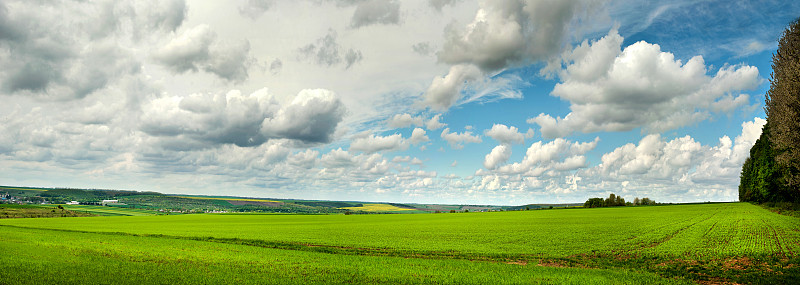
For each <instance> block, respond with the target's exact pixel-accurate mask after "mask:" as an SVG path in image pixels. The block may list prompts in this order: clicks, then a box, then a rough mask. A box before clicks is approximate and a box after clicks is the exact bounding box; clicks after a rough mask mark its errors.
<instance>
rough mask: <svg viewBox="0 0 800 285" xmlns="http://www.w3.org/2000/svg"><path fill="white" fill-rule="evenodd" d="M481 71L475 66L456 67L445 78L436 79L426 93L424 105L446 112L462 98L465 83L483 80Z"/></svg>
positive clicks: (451, 68)
mask: <svg viewBox="0 0 800 285" xmlns="http://www.w3.org/2000/svg"><path fill="white" fill-rule="evenodd" d="M481 76H482V75H481V71H480V70H478V68H477V67H475V66H474V65H454V66H452V67H450V71H449V72H448V73H447V75H446V76H444V77H436V78H434V79H433V82H431V85H430V87H428V90H427V91H425V95H424V96H425V101H424V104H425V105H427V106H430V107H431V108H433V109H436V110H446V109H448V108H450V106H453V104H455V103H456V101H458V99H459V98H461V89H462V88H463V86H464V83H467V82H472V81H476V80H478V79H479V78H481Z"/></svg>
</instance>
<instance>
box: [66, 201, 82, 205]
mask: <svg viewBox="0 0 800 285" xmlns="http://www.w3.org/2000/svg"><path fill="white" fill-rule="evenodd" d="M80 204H81V203H80V202H78V201H69V202H67V205H80Z"/></svg>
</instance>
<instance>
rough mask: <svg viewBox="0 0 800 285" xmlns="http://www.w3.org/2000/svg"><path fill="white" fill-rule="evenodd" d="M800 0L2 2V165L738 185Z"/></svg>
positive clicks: (559, 195) (363, 192) (267, 192)
mask: <svg viewBox="0 0 800 285" xmlns="http://www.w3.org/2000/svg"><path fill="white" fill-rule="evenodd" d="M799 12H800V4H798V3H796V2H794V1H590V0H586V1H578V0H575V1H522V0H515V1H468V0H427V1H424V0H419V1H395V0H365V1H358V0H354V1H324V0H315V1H274V0H242V1H229V2H225V3H214V2H208V1H183V0H171V1H135V2H128V1H74V2H72V1H63V2H57V3H39V2H30V1H14V0H12V1H6V2H3V3H0V61H2V62H3V63H4V66H6V68H4V69H3V70H2V71H0V99H2V102H3V104H0V132H2V133H3V134H4V135H3V136H2V137H0V184H3V185H24V186H43V187H78V188H107V189H111V188H114V189H133V190H152V191H160V192H164V193H191V194H209V195H239V196H251V197H271V198H301V199H331V200H361V201H392V202H417V203H464V204H501V205H513V204H527V203H567V202H583V201H585V200H586V199H588V198H590V197H604V196H607V195H608V194H609V193H616V194H618V195H622V196H623V197H625V198H628V199H633V198H634V197H650V198H652V199H655V200H656V201H663V202H695V201H735V200H736V199H737V198H738V194H737V193H738V192H737V186H738V174H739V172H740V169H741V165H742V163H743V161H744V159H745V158H746V157H747V155H748V154H749V149H750V147H751V146H752V144H753V143H754V142H755V139H757V138H758V136H759V134H760V132H761V127H762V126H763V124H764V122H765V121H764V118H765V115H764V111H763V101H764V93H765V92H766V90H767V89H768V88H769V81H768V78H769V76H770V73H771V67H770V65H771V55H772V53H773V52H774V50H775V49H776V48H777V39H778V38H779V37H780V35H781V33H782V31H783V29H784V28H785V26H786V25H787V24H788V23H789V22H791V21H792V20H794V18H795V17H797V16H798V15H800V13H799Z"/></svg>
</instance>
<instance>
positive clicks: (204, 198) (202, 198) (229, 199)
mask: <svg viewBox="0 0 800 285" xmlns="http://www.w3.org/2000/svg"><path fill="white" fill-rule="evenodd" d="M178 197H179V198H186V199H198V200H223V201H246V202H264V203H268V202H272V203H280V201H274V200H265V199H247V198H216V197H189V196H178Z"/></svg>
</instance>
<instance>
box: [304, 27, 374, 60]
mask: <svg viewBox="0 0 800 285" xmlns="http://www.w3.org/2000/svg"><path fill="white" fill-rule="evenodd" d="M336 37H337V35H336V31H334V30H328V33H327V34H326V35H325V36H323V37H322V38H319V39H317V41H316V43H310V44H308V45H305V46H303V47H301V48H299V49H298V53H299V54H300V58H301V59H305V60H309V61H311V62H313V63H315V64H317V65H320V66H327V67H331V66H335V65H339V64H340V63H341V62H342V61H344V62H345V69H349V68H350V67H351V66H353V65H354V64H356V63H358V62H360V61H361V60H362V59H363V58H364V57H363V56H362V54H361V51H359V50H356V49H353V48H350V49H348V50H347V51H345V52H344V53H342V52H341V50H342V49H343V48H342V46H341V45H339V43H337V42H336Z"/></svg>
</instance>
